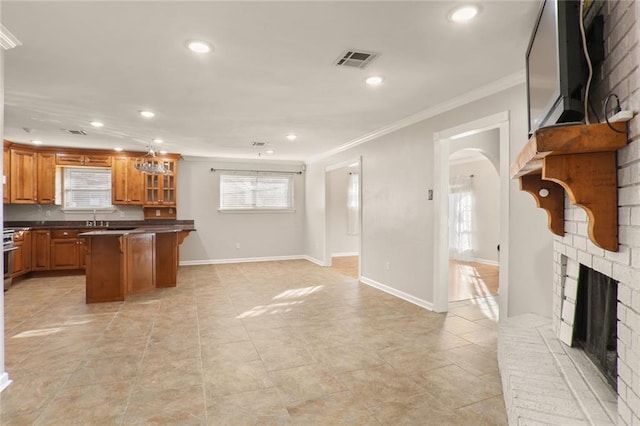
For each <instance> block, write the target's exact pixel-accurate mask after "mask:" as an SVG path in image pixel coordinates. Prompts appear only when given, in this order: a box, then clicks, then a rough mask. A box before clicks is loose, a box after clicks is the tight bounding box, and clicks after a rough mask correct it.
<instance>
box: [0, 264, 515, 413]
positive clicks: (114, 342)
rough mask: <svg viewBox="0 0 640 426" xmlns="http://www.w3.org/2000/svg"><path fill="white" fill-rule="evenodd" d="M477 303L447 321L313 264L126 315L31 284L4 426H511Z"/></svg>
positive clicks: (210, 275) (182, 273) (210, 269)
mask: <svg viewBox="0 0 640 426" xmlns="http://www.w3.org/2000/svg"><path fill="white" fill-rule="evenodd" d="M481 302H483V301H478V300H476V301H473V302H457V303H455V304H452V305H451V312H450V313H449V314H447V315H442V314H435V313H432V312H429V311H426V310H424V309H422V308H419V307H417V306H415V305H412V304H410V303H407V302H404V301H402V300H400V299H397V298H395V297H392V296H390V295H388V294H386V293H383V292H380V291H378V290H375V289H373V288H371V287H368V286H366V285H362V284H359V283H358V282H357V280H356V279H354V278H351V277H349V276H347V275H344V274H342V273H340V272H337V271H334V270H332V269H330V268H321V267H319V266H316V265H314V264H312V263H309V262H307V261H302V260H301V261H286V262H265V263H253V264H234V265H207V266H191V267H181V268H180V270H179V284H178V287H177V288H174V289H165V290H154V291H152V292H149V293H145V294H142V295H138V296H135V297H130V298H129V299H128V300H127V301H126V302H124V303H104V304H93V305H86V304H85V303H84V277H82V276H75V277H63V278H61V277H57V278H39V279H29V280H25V281H23V282H22V283H20V284H18V285H16V286H14V287H12V288H11V289H10V290H9V291H8V292H7V293H5V305H6V307H5V311H6V312H5V318H6V320H5V322H6V324H5V325H6V335H5V337H6V364H7V370H8V372H9V375H10V377H11V379H12V380H13V383H12V384H11V385H10V386H9V387H8V388H7V389H5V391H4V392H2V394H0V401H1V407H0V408H1V411H0V413H1V418H0V423H1V424H2V425H27V424H38V425H71V424H82V425H92V424H95V425H108V424H118V425H119V424H125V425H133V424H175V425H190V424H194V425H202V424H209V425H252V424H255V425H268V424H274V425H276V424H297V425H312V424H316V425H328V424H348V425H376V424H390V425H391V424H393V425H399V424H406V425H429V424H434V425H481V424H486V425H496V424H506V417H505V409H504V405H503V401H502V395H501V392H502V388H501V384H500V379H499V373H498V366H497V363H496V353H495V351H496V334H497V331H496V329H497V327H496V322H495V306H493V307H491V306H490V307H489V308H487V307H486V306H485V307H482V306H480V305H482V303H481ZM485 302H488V305H491V304H493V303H494V302H493V300H491V299H487V300H486V301H485ZM483 309H484V311H483Z"/></svg>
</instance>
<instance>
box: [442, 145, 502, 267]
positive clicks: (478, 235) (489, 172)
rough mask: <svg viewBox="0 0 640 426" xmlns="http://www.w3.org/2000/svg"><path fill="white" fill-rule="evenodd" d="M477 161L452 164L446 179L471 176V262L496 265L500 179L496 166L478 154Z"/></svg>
mask: <svg viewBox="0 0 640 426" xmlns="http://www.w3.org/2000/svg"><path fill="white" fill-rule="evenodd" d="M478 156H480V157H481V158H480V159H477V160H473V161H466V162H461V163H452V164H451V165H450V168H449V176H450V177H451V178H453V177H455V176H470V175H473V178H472V179H471V188H472V191H473V197H474V204H473V234H472V250H473V253H472V256H471V258H470V260H475V261H480V262H487V261H488V262H489V263H495V264H497V262H498V250H497V249H496V246H497V245H498V244H499V243H500V176H499V175H498V172H497V171H496V168H495V166H494V165H493V164H492V163H491V162H490V161H489V160H488V159H487V158H484V157H482V155H481V154H478Z"/></svg>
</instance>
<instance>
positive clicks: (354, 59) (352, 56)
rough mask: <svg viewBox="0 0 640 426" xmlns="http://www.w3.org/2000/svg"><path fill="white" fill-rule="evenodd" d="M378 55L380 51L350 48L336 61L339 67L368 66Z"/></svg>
mask: <svg viewBox="0 0 640 426" xmlns="http://www.w3.org/2000/svg"><path fill="white" fill-rule="evenodd" d="M378 56H380V54H379V53H374V52H365V51H364V50H359V51H358V50H355V49H350V50H347V51H345V52H344V53H343V54H342V55H340V57H339V58H338V59H337V60H336V62H335V63H336V66H339V67H353V68H366V67H367V65H369V64H370V63H371V62H373V60H374V59H376V58H377V57H378Z"/></svg>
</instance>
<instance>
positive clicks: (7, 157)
mask: <svg viewBox="0 0 640 426" xmlns="http://www.w3.org/2000/svg"><path fill="white" fill-rule="evenodd" d="M3 160H4V166H3V169H2V173H3V175H4V179H3V182H2V202H3V203H5V204H7V203H10V202H11V150H10V149H9V147H8V146H7V145H5V146H4V157H3Z"/></svg>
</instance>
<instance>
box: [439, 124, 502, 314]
mask: <svg viewBox="0 0 640 426" xmlns="http://www.w3.org/2000/svg"><path fill="white" fill-rule="evenodd" d="M482 135H485V136H486V135H490V136H491V139H493V145H492V147H491V148H488V147H483V146H478V145H473V144H472V143H473V141H472V139H473V137H480V136H482ZM433 137H434V148H435V149H434V188H435V197H434V239H435V248H434V274H433V309H434V311H436V312H447V311H448V310H449V173H450V172H449V155H450V154H451V153H454V152H456V151H459V150H462V149H466V148H475V149H476V150H479V151H481V152H482V154H483V155H484V156H485V157H487V158H488V159H489V160H490V161H491V163H492V164H493V166H494V167H495V169H496V170H498V174H499V182H500V185H499V186H498V187H497V188H494V191H496V192H499V194H500V199H499V202H498V204H499V206H498V208H497V209H496V210H495V214H496V215H498V217H499V218H500V223H501V224H507V223H508V217H509V185H510V182H509V113H508V112H507V111H505V112H500V113H497V114H493V115H490V116H487V117H484V118H480V119H478V120H474V121H471V122H468V123H464V124H461V125H458V126H456V127H452V128H449V129H445V130H443V131H440V132H437V133H435V134H434V136H433ZM499 233H500V239H499V244H500V255H499V261H498V263H499V272H498V285H499V292H498V296H497V297H495V298H494V297H492V298H491V299H490V300H492V303H491V304H487V306H485V307H482V310H483V312H486V313H487V316H489V315H491V316H492V317H494V318H495V319H497V318H499V317H505V316H506V313H507V312H508V300H509V297H508V292H509V286H508V282H507V277H508V276H509V271H508V266H509V227H508V226H501V227H500V231H499ZM485 300H489V299H485ZM456 303H458V302H456ZM498 311H499V312H498ZM495 319H493V318H492V320H495Z"/></svg>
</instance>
